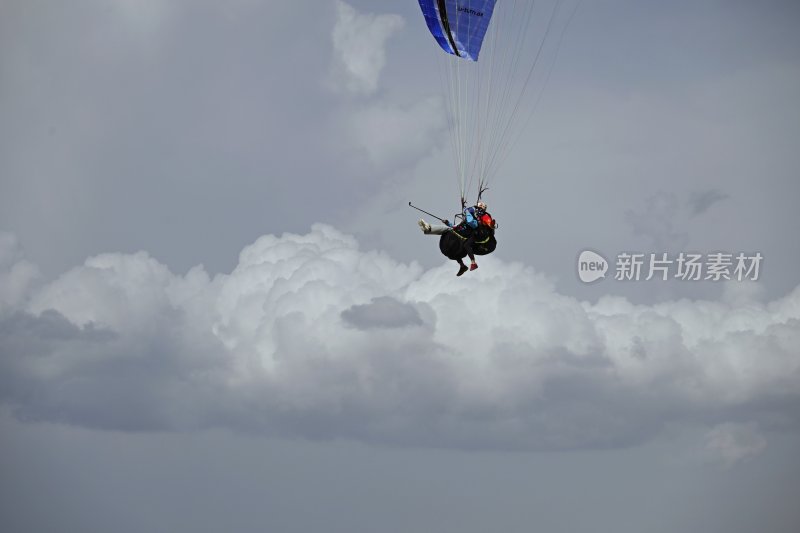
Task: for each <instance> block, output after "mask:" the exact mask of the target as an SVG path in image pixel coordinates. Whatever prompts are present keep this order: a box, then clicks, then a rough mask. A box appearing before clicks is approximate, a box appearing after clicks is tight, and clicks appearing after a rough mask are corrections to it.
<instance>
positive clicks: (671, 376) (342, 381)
mask: <svg viewBox="0 0 800 533" xmlns="http://www.w3.org/2000/svg"><path fill="white" fill-rule="evenodd" d="M2 242H3V243H4V244H3V247H2V248H1V249H0V250H2V254H0V257H2V258H3V260H2V261H0V265H2V267H1V268H2V270H0V286H2V287H3V289H2V290H1V291H0V298H1V299H0V354H2V355H0V401H2V403H4V404H6V405H9V406H11V407H12V408H13V412H14V413H15V415H16V416H17V417H18V418H20V419H24V420H48V421H60V422H64V423H69V424H77V425H81V426H85V427H91V428H104V429H117V430H135V431H156V430H168V431H185V430H193V429H201V428H209V427H225V428H230V429H232V430H235V431H243V432H253V433H259V434H265V435H278V436H302V437H306V438H311V439H332V438H346V439H354V440H362V441H367V442H379V443H387V444H390V445H398V446H402V445H414V446H436V447H453V448H462V449H481V448H492V449H578V448H607V447H617V446H627V445H632V444H636V443H640V442H644V441H646V440H647V439H650V438H653V437H654V436H655V435H656V434H657V433H658V432H659V431H660V430H661V428H663V427H664V426H665V425H668V424H670V423H682V422H687V423H700V424H704V425H706V426H707V427H709V428H713V427H716V428H718V429H717V430H716V432H713V431H712V433H710V434H709V442H708V446H709V449H714V450H718V451H720V453H722V454H723V455H725V456H726V457H729V458H730V460H731V461H736V460H738V459H739V458H740V457H742V456H746V455H749V454H752V453H755V451H758V450H760V449H761V448H763V443H761V441H760V440H759V439H760V438H761V437H758V438H755V437H752V435H750V434H745V433H743V432H742V431H740V430H739V429H738V428H749V427H751V426H750V425H748V424H752V423H754V422H757V423H758V425H759V427H760V428H762V429H765V430H769V429H787V430H796V429H798V416H797V413H800V409H798V407H799V406H800V379H798V377H800V376H799V374H800V357H799V356H798V349H799V348H800V288H798V289H795V290H794V291H792V292H791V293H790V294H788V295H786V296H785V297H783V298H780V299H777V300H775V301H773V302H770V303H767V304H764V303H759V302H756V301H751V300H749V299H747V298H746V293H745V296H743V297H741V298H737V299H734V300H731V301H730V302H724V301H723V302H711V301H688V300H680V301H674V302H667V303H662V304H658V305H653V306H640V305H634V304H632V303H630V302H629V301H627V300H626V299H624V298H619V297H604V298H601V299H600V300H599V301H598V302H597V303H596V304H591V303H587V302H581V301H578V300H576V299H574V298H571V297H567V296H563V295H561V294H559V293H557V292H556V291H555V289H554V285H553V283H552V282H551V281H550V280H549V279H547V278H546V277H544V276H542V275H540V274H537V273H536V272H535V271H534V270H533V269H532V268H530V267H526V266H524V265H522V264H519V263H505V262H503V261H500V260H497V259H494V258H493V257H491V256H489V257H486V258H485V259H484V260H483V262H482V263H481V269H480V270H479V271H477V272H475V273H471V274H469V275H468V276H467V277H465V278H456V277H455V276H454V272H455V267H454V266H453V264H451V263H449V262H448V263H446V264H444V265H443V266H442V267H439V268H435V269H432V270H428V271H423V269H422V268H421V267H420V266H418V265H417V264H416V263H411V264H405V263H401V262H398V261H395V260H394V259H392V258H391V257H389V256H388V255H386V254H384V253H382V252H378V251H364V250H361V249H360V248H359V245H358V243H357V242H356V240H355V239H354V238H353V237H351V236H348V235H345V234H342V233H341V232H339V231H337V230H336V229H334V228H332V227H330V226H325V225H314V226H313V227H312V229H311V231H310V232H309V233H308V234H306V235H293V234H284V235H282V236H273V235H267V236H264V237H261V238H260V239H258V240H257V241H256V242H255V243H253V244H252V245H250V246H248V247H246V248H245V249H244V250H243V251H242V252H241V254H240V257H239V263H238V265H237V266H236V268H235V269H234V270H233V271H232V272H231V273H230V274H226V275H218V276H215V277H213V278H211V277H209V275H208V274H207V273H206V272H205V271H204V269H203V268H202V267H199V266H198V267H195V268H193V269H191V270H190V271H189V272H187V273H186V274H185V275H178V274H175V273H172V272H171V271H170V270H169V269H168V268H167V267H166V266H164V265H163V264H161V263H159V262H158V261H157V260H156V259H154V258H152V257H150V256H149V255H148V254H147V253H144V252H140V253H136V254H103V255H99V256H95V257H91V258H89V259H88V260H86V262H85V263H84V264H83V265H81V266H79V267H76V268H74V269H72V270H70V271H68V272H66V273H64V274H63V275H62V276H60V277H59V278H58V279H55V280H54V281H52V282H49V283H46V284H41V285H38V286H37V285H35V284H34V283H33V282H32V281H31V279H33V278H32V277H31V276H30V275H27V274H25V275H20V274H19V273H20V272H23V273H24V272H33V269H34V267H33V266H32V265H30V264H28V263H26V262H25V260H24V257H22V255H21V254H20V252H19V250H18V248H19V247H18V246H17V245H16V243H15V242H13V239H12V238H9V237H6V238H5V239H4V240H3V241H2ZM422 244H429V243H428V242H427V241H426V242H425V243H421V245H422ZM9 250H15V251H14V252H13V253H11V252H10V251H9ZM725 424H728V425H725ZM719 428H721V429H719ZM731 428H734V429H735V430H736V431H734V432H733V433H732V432H731V431H732V430H731ZM731 435H733V437H731ZM734 437H735V438H734ZM745 437H747V438H745ZM742 443H744V444H742Z"/></svg>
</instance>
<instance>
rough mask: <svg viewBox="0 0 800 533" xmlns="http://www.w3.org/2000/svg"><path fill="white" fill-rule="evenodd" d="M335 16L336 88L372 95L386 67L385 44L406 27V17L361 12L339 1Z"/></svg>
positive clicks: (333, 78)
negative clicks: (404, 19) (404, 18)
mask: <svg viewBox="0 0 800 533" xmlns="http://www.w3.org/2000/svg"><path fill="white" fill-rule="evenodd" d="M336 15H337V18H336V25H335V26H334V28H333V52H334V58H333V66H332V72H331V81H332V83H333V86H334V88H336V89H337V90H341V91H344V92H348V93H352V94H360V95H369V94H373V93H374V92H375V91H376V90H377V88H378V79H379V78H380V74H381V71H382V70H383V68H384V66H385V65H386V49H385V48H386V41H387V40H388V39H389V37H391V36H392V34H394V33H395V32H397V31H398V30H400V29H401V28H402V27H403V24H404V21H403V18H402V17H400V16H398V15H372V14H368V13H359V12H358V11H356V10H355V8H353V7H352V6H350V5H349V4H346V3H345V2H342V1H340V0H339V1H337V2H336Z"/></svg>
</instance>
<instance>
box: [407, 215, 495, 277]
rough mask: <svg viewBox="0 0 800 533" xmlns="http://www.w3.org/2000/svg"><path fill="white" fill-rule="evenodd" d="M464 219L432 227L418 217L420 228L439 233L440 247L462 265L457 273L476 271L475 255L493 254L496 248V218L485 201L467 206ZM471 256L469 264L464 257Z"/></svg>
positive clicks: (435, 233) (434, 233)
mask: <svg viewBox="0 0 800 533" xmlns="http://www.w3.org/2000/svg"><path fill="white" fill-rule="evenodd" d="M462 215H463V219H462V221H461V222H460V223H459V224H457V225H455V226H453V225H452V224H451V223H450V221H449V220H441V221H442V223H443V224H444V225H442V226H438V225H437V226H432V225H430V224H428V223H427V222H426V221H425V220H424V219H419V222H418V224H419V227H420V229H421V230H422V232H423V233H424V234H426V235H440V236H441V237H440V239H439V249H440V250H441V252H442V253H443V254H444V255H445V256H447V257H448V258H449V259H452V260H453V261H456V262H457V263H458V265H459V268H458V272H457V273H456V276H461V275H463V274H464V273H465V272H466V271H467V270H475V269H476V268H478V263H477V262H476V261H475V255H486V254H490V253H492V252H493V251H494V249H495V248H496V247H497V241H496V240H495V237H494V230H495V229H496V228H497V221H495V220H494V219H493V218H492V216H491V215H490V214H489V213H488V212H487V211H486V203H485V202H483V201H480V200H479V201H478V203H477V204H475V205H474V206H472V207H466V208H464V210H463V212H462ZM467 256H469V260H470V266H469V268H467V265H465V264H464V257H467Z"/></svg>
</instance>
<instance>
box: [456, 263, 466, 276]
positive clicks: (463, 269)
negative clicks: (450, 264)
mask: <svg viewBox="0 0 800 533" xmlns="http://www.w3.org/2000/svg"><path fill="white" fill-rule="evenodd" d="M467 270H469V269H468V268H467V265H461V266H460V267H458V274H456V276H460V275H461V274H463V273H464V272H466V271H467Z"/></svg>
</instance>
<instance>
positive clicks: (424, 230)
mask: <svg viewBox="0 0 800 533" xmlns="http://www.w3.org/2000/svg"><path fill="white" fill-rule="evenodd" d="M417 224H419V229H421V230H422V233H430V232H431V225H430V224H428V223H427V222H425V221H424V220H422V219H419V221H418V222H417Z"/></svg>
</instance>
